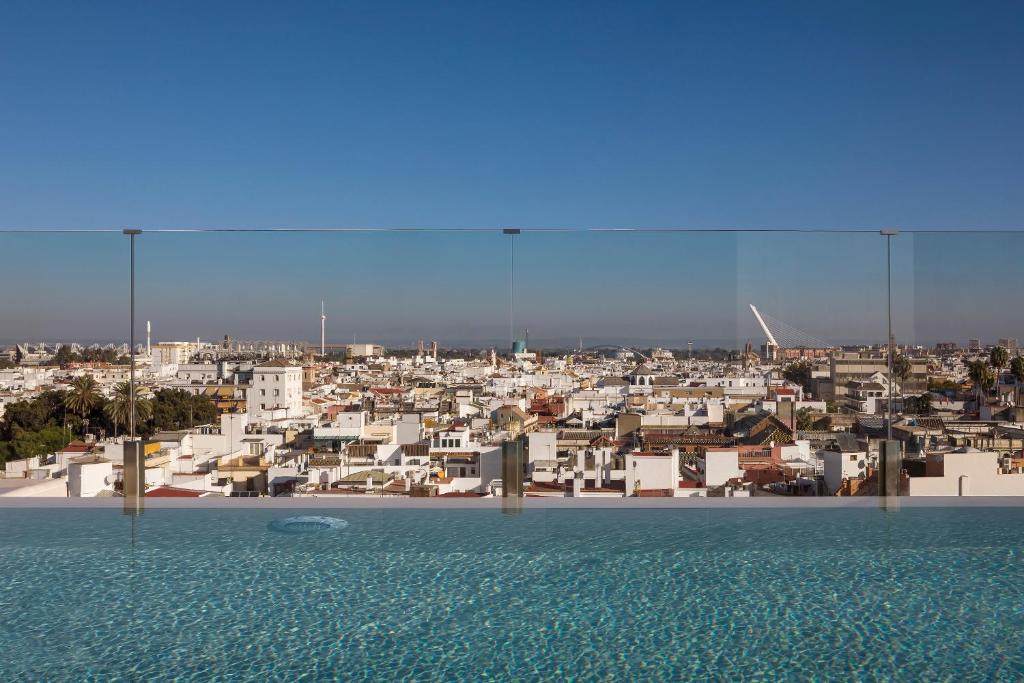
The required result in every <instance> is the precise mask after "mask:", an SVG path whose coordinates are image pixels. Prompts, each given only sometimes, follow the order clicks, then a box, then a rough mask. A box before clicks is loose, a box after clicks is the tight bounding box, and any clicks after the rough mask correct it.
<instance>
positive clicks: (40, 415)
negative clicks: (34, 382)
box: [0, 391, 65, 441]
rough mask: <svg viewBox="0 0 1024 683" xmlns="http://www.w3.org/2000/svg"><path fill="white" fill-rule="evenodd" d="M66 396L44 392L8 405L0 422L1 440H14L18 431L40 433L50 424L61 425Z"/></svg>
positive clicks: (58, 392)
mask: <svg viewBox="0 0 1024 683" xmlns="http://www.w3.org/2000/svg"><path fill="white" fill-rule="evenodd" d="M64 396H65V394H64V393H63V392H60V391H44V392H43V393H41V394H39V395H38V396H36V397H35V398H33V399H29V400H24V401H15V402H14V403H10V404H8V405H7V408H6V409H5V410H4V417H3V420H2V421H0V439H2V440H4V441H10V440H12V439H13V438H14V433H15V431H17V430H25V431H30V432H38V431H39V430H41V429H42V428H43V427H46V426H47V425H49V424H59V423H60V422H61V417H62V415H63V413H64V410H65V409H64Z"/></svg>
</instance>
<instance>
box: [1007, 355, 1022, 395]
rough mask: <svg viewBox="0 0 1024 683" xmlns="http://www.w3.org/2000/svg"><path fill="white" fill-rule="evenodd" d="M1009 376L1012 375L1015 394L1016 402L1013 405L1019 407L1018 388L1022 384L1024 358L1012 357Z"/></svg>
mask: <svg viewBox="0 0 1024 683" xmlns="http://www.w3.org/2000/svg"><path fill="white" fill-rule="evenodd" d="M1010 374H1011V375H1013V380H1014V388H1015V390H1016V392H1017V400H1016V401H1015V402H1014V404H1015V405H1018V406H1019V405H1020V387H1021V385H1022V384H1024V358H1022V357H1021V356H1014V357H1013V359H1012V360H1011V361H1010Z"/></svg>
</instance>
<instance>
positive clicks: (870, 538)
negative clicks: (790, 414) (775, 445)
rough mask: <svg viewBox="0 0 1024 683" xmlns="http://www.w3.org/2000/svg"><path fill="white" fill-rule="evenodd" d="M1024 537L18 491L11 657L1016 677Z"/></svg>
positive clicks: (866, 512)
mask: <svg viewBox="0 0 1024 683" xmlns="http://www.w3.org/2000/svg"><path fill="white" fill-rule="evenodd" d="M304 514H308V515H323V514H329V515H331V516H335V517H340V518H342V519H344V520H345V521H347V522H348V523H349V525H348V527H346V528H345V529H344V530H342V531H340V532H332V533H324V534H317V533H309V534H282V533H276V532H274V531H272V530H270V529H268V524H269V523H270V522H271V521H273V520H274V519H277V518H283V517H290V516H297V515H304ZM133 537H134V541H133ZM1022 548H1024V510H1021V509H1016V508H1001V509H997V508H973V509H957V508H952V509H951V508H930V509H918V508H915V509H904V510H901V511H899V512H895V513H885V512H882V511H879V510H875V509H842V510H835V509H826V510H822V509H803V510H801V509H786V510H780V509H747V510H721V509H713V510H669V509H660V510H622V509H617V510H581V509H571V510H565V509H550V510H542V509H527V510H524V511H523V512H522V513H521V514H517V515H505V514H502V513H501V512H499V511H496V510H395V509H385V510H373V511H370V510H365V509H363V510H331V511H329V512H324V511H323V510H319V511H295V510H287V511H284V512H282V511H280V510H277V511H269V510H148V511H147V512H146V513H145V514H144V515H143V516H142V517H141V518H139V519H138V520H137V521H136V522H135V528H134V534H133V531H132V521H131V519H130V518H128V517H124V516H122V515H121V514H120V513H119V512H117V511H114V510H58V509H43V510H0V576H2V579H0V619H2V633H3V641H4V642H3V649H4V655H3V657H0V680H2V681H81V680H96V681H170V680H175V681H189V680H196V681H200V680H201V681H206V680H226V681H268V680H324V679H340V680H374V681H381V680H392V679H402V680H437V681H482V680H516V681H523V680H612V679H633V680H636V679H641V680H681V679H683V680H687V679H691V680H716V681H747V680H751V681H775V680H864V681H874V680H877V681H894V680H907V681H911V680H913V681H919V680H923V681H990V680H996V681H1017V680H1021V679H1022V678H1024V636H1022V634H1024V599H1022V598H1024V555H1022Z"/></svg>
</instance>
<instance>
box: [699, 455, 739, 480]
mask: <svg viewBox="0 0 1024 683" xmlns="http://www.w3.org/2000/svg"><path fill="white" fill-rule="evenodd" d="M697 472H698V473H699V474H700V481H701V484H703V485H704V486H705V487H708V486H725V484H726V483H727V482H728V481H729V480H730V479H742V478H743V470H741V469H740V452H739V451H738V450H736V449H733V448H709V449H707V451H706V452H705V453H704V457H703V458H701V459H700V460H698V461H697Z"/></svg>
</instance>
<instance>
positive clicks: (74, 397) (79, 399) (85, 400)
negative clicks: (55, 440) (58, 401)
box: [64, 375, 103, 435]
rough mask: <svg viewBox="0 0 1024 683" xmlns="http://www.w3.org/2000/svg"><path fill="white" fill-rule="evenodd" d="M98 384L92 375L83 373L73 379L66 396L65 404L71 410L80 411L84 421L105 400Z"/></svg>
mask: <svg viewBox="0 0 1024 683" xmlns="http://www.w3.org/2000/svg"><path fill="white" fill-rule="evenodd" d="M98 386H99V385H97V384H96V380H94V379H93V378H92V375H82V376H81V377H76V378H75V379H73V380H71V388H70V389H69V390H68V393H67V395H66V396H65V397H64V405H65V406H66V407H67V408H68V410H70V411H71V412H73V413H78V414H79V415H80V416H81V417H82V420H83V423H84V421H85V416H86V415H88V414H89V413H90V412H91V411H92V409H93V408H95V407H96V406H97V405H99V404H100V402H101V401H102V400H103V399H102V398H101V397H100V392H99V390H98V388H97V387H98ZM83 428H84V425H83ZM83 435H84V431H83Z"/></svg>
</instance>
